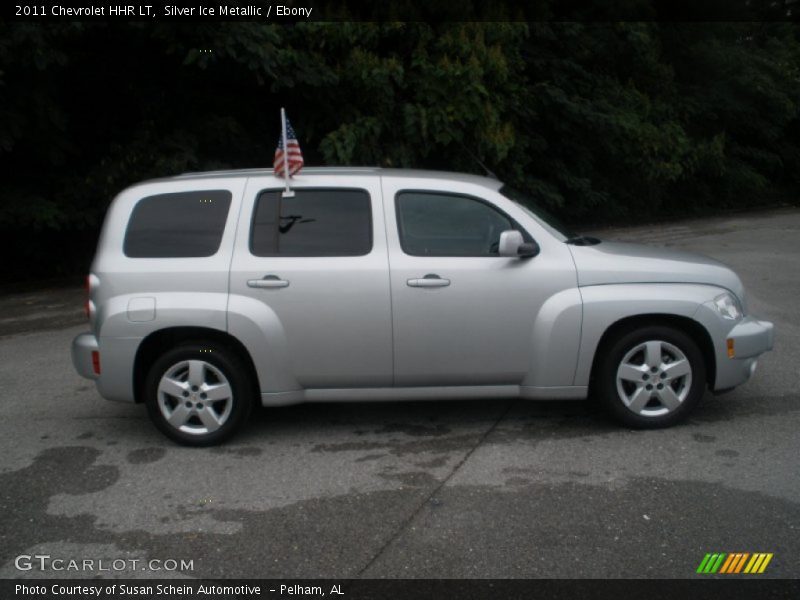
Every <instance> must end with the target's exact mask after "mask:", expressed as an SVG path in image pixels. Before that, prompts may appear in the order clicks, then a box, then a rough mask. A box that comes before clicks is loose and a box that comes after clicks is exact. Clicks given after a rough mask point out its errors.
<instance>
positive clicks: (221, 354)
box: [145, 342, 252, 446]
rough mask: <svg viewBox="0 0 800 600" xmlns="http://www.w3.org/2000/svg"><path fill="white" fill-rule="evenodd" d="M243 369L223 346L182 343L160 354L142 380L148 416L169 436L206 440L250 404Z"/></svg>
mask: <svg viewBox="0 0 800 600" xmlns="http://www.w3.org/2000/svg"><path fill="white" fill-rule="evenodd" d="M250 390H251V387H250V385H249V379H248V377H247V370H246V369H245V367H244V365H243V364H242V362H241V360H240V359H239V358H238V356H237V355H236V354H235V353H233V352H231V351H230V350H228V349H227V348H225V347H222V346H218V345H214V344H205V343H202V342H200V343H190V344H183V345H181V346H178V347H176V348H173V349H172V350H169V351H167V352H166V353H164V354H163V355H162V356H161V357H159V358H158V359H157V360H156V361H155V363H154V364H153V366H152V367H151V368H150V371H149V373H148V375H147V379H146V381H145V403H146V404H147V411H148V413H149V414H150V418H151V419H152V420H153V422H154V423H155V425H156V426H157V427H158V428H159V429H160V430H161V431H162V432H163V433H164V434H165V435H167V437H169V438H171V439H173V440H175V441H176V442H179V443H181V444H185V445H189V446H210V445H213V444H218V443H220V442H222V441H224V440H225V439H227V438H228V437H230V436H231V435H232V434H233V433H234V431H235V430H236V429H237V428H238V427H239V426H240V425H241V424H242V423H243V422H244V421H245V420H246V419H247V416H248V415H249V413H250V408H251V406H252V394H251V393H250Z"/></svg>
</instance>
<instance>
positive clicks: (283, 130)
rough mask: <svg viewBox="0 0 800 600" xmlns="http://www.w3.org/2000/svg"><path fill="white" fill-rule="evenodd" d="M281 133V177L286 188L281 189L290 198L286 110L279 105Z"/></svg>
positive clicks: (291, 193)
mask: <svg viewBox="0 0 800 600" xmlns="http://www.w3.org/2000/svg"><path fill="white" fill-rule="evenodd" d="M281 135H282V136H283V137H282V139H283V177H284V179H285V180H286V189H285V190H283V197H284V198H291V197H292V196H294V192H293V191H292V190H291V188H290V187H289V148H288V146H287V144H286V111H285V110H284V108H283V107H281Z"/></svg>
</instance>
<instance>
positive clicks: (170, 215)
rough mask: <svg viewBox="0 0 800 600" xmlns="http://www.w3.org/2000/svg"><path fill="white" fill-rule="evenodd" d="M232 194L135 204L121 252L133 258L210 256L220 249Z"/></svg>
mask: <svg viewBox="0 0 800 600" xmlns="http://www.w3.org/2000/svg"><path fill="white" fill-rule="evenodd" d="M230 205H231V193H230V192H229V191H227V190H210V191H205V192H179V193H177V194H159V195H157V196H148V197H147V198H143V199H142V200H140V201H139V202H138V204H136V206H135V207H134V209H133V213H132V214H131V220H130V222H129V223H128V230H127V231H126V232H125V242H124V244H123V250H124V252H125V255H126V256H130V257H132V258H186V257H202V256H212V255H213V254H216V252H217V250H219V244H220V241H221V240H222V233H223V232H224V231H225V221H226V220H227V218H228V208H230Z"/></svg>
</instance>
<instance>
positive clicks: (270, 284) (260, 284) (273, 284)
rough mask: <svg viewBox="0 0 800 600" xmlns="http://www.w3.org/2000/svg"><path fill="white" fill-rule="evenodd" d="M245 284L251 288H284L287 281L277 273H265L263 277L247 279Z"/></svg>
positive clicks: (287, 284)
mask: <svg viewBox="0 0 800 600" xmlns="http://www.w3.org/2000/svg"><path fill="white" fill-rule="evenodd" d="M247 286H248V287H251V288H285V287H289V282H288V281H286V280H285V279H281V278H280V277H278V276H277V275H265V276H264V278H263V279H248V280H247Z"/></svg>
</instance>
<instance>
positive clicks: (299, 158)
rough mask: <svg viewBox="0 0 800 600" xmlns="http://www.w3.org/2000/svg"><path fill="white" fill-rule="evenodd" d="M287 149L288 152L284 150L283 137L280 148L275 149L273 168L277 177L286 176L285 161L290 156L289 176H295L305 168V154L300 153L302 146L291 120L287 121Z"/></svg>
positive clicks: (279, 144) (279, 143) (279, 142)
mask: <svg viewBox="0 0 800 600" xmlns="http://www.w3.org/2000/svg"><path fill="white" fill-rule="evenodd" d="M286 147H287V149H288V151H287V152H284V149H283V136H281V138H280V139H279V140H278V147H277V148H275V160H274V161H273V162H272V166H273V168H274V169H275V175H277V176H278V177H283V176H284V175H285V173H286V172H285V170H284V164H283V161H284V160H285V159H286V155H287V154H288V156H289V175H294V174H295V173H297V172H298V171H299V170H300V169H302V168H303V153H302V152H301V151H300V144H299V143H298V142H297V135H296V134H295V132H294V129H292V125H291V123H289V119H286Z"/></svg>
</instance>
